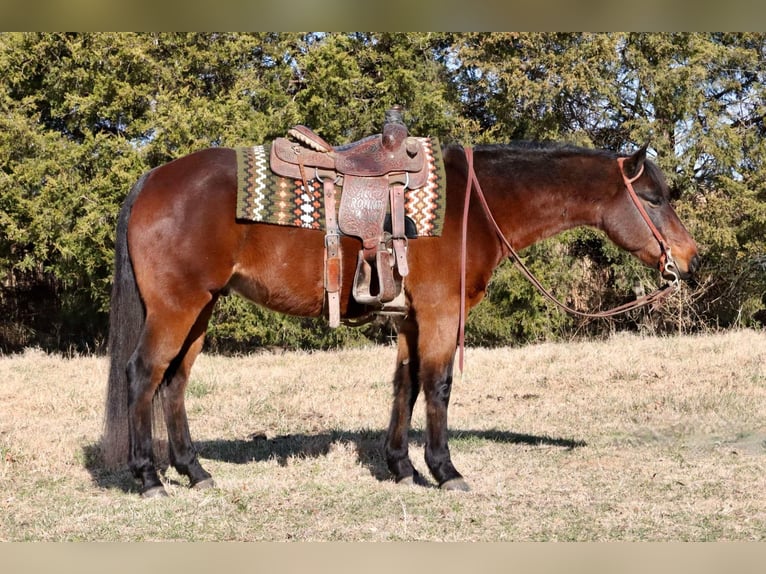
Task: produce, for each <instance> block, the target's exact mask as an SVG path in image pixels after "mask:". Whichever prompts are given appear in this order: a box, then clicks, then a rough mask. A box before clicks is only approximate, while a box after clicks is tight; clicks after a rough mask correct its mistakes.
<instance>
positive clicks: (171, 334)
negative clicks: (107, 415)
mask: <svg viewBox="0 0 766 574" xmlns="http://www.w3.org/2000/svg"><path fill="white" fill-rule="evenodd" d="M208 303H210V295H209V294H207V300H206V301H204V302H200V304H199V305H188V306H185V307H184V308H182V309H183V310H180V309H179V308H175V310H174V311H171V310H169V309H167V308H165V307H164V306H152V305H147V316H146V323H145V324H144V328H143V330H142V332H141V336H140V339H139V343H138V346H137V347H136V350H135V352H134V353H133V355H132V356H131V358H130V360H129V361H128V365H127V375H128V435H129V440H130V450H129V454H128V465H129V466H130V469H131V471H132V472H133V476H135V477H136V478H137V479H138V480H140V481H141V494H142V495H143V496H146V497H151V496H162V495H164V494H166V493H165V489H164V487H163V486H162V482H161V481H160V478H159V475H158V474H157V468H156V465H155V461H154V453H153V452H152V399H153V397H154V395H155V393H156V392H157V389H158V388H159V386H160V384H161V383H162V382H163V380H165V379H166V378H168V375H169V373H171V372H172V366H173V364H174V362H175V361H177V358H178V357H179V353H181V351H182V350H183V347H184V344H185V343H186V341H187V340H188V338H189V334H190V332H191V331H192V327H193V326H194V325H195V324H196V322H197V319H198V315H199V309H205V308H206V306H207V304H208ZM194 309H196V311H195V310H194ZM168 369H171V371H169V370H168Z"/></svg>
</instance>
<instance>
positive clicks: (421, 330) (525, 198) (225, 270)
mask: <svg viewBox="0 0 766 574" xmlns="http://www.w3.org/2000/svg"><path fill="white" fill-rule="evenodd" d="M442 155H443V161H444V173H445V176H446V190H445V193H446V212H445V215H444V222H443V230H442V233H441V235H438V236H432V237H419V238H416V239H411V240H410V241H409V244H408V248H407V258H408V262H409V274H408V275H407V277H406V278H404V280H403V289H404V293H405V299H406V314H404V316H403V317H401V318H400V320H399V325H398V339H397V357H396V365H395V369H394V375H393V401H392V407H391V417H390V423H389V425H388V429H387V431H386V434H385V441H384V445H383V449H384V452H385V459H386V462H387V465H388V468H389V470H390V472H391V474H392V477H393V479H394V480H395V481H396V482H397V483H400V484H413V483H415V484H422V483H423V482H425V479H424V478H423V477H422V476H421V475H419V474H418V472H417V471H416V470H415V468H414V467H413V464H412V461H411V460H410V457H409V453H408V432H409V427H410V423H411V416H412V412H413V408H414V405H415V403H416V400H417V399H418V397H419V395H420V394H421V392H422V394H423V396H424V400H425V410H426V419H427V420H426V430H425V462H426V464H427V467H428V470H429V471H430V473H431V475H432V476H433V478H434V479H435V480H436V482H437V483H438V485H439V487H440V488H442V489H445V490H469V489H470V488H469V484H468V482H467V481H466V480H465V479H464V478H463V476H462V475H461V474H460V473H459V472H458V470H457V469H456V468H455V466H454V464H453V461H452V458H451V456H450V451H449V445H448V440H447V439H448V433H447V412H448V406H449V402H450V394H451V390H452V382H453V368H454V363H455V356H456V352H457V347H458V339H459V332H460V331H461V321H462V317H463V316H464V315H463V313H464V312H468V311H470V309H471V308H473V307H474V306H475V305H477V304H478V303H479V302H480V301H481V300H482V298H483V297H484V295H485V293H486V291H487V285H488V283H489V281H490V277H491V276H492V273H493V270H494V269H495V268H496V267H497V266H498V265H499V263H500V262H502V261H503V260H504V259H505V258H506V257H508V256H509V254H510V253H511V251H512V250H521V249H524V248H525V247H527V246H530V245H532V244H533V243H535V242H537V241H540V240H542V239H544V238H547V237H550V236H553V235H556V234H558V233H560V232H562V231H565V230H567V229H571V228H574V227H578V226H590V227H593V228H596V229H599V230H601V231H602V232H603V233H604V234H605V235H606V236H607V237H608V238H609V239H610V240H611V241H612V242H614V243H615V244H616V245H617V246H619V247H621V248H622V249H624V250H626V251H627V252H629V253H631V254H632V255H634V256H635V257H637V258H638V259H639V260H640V261H642V262H643V263H644V264H646V265H647V266H649V267H653V268H657V269H658V270H659V271H660V273H661V275H662V276H664V277H666V278H668V279H675V280H676V281H677V280H678V279H679V278H681V279H688V278H690V276H692V275H693V274H694V272H695V270H696V268H697V267H698V262H699V255H698V250H697V246H696V244H695V242H694V240H693V239H692V237H691V236H690V234H689V233H688V231H687V230H686V228H685V227H684V225H683V223H682V222H681V221H680V220H679V218H678V216H677V215H676V213H675V211H674V209H673V207H672V206H671V204H670V193H669V189H668V186H667V184H666V181H665V178H664V176H663V174H662V172H661V170H660V169H659V167H658V166H657V165H656V164H655V163H653V162H652V161H651V160H650V159H648V158H647V148H646V146H644V147H641V148H640V149H638V150H637V151H635V152H634V153H632V154H618V153H616V152H613V151H608V150H597V149H588V148H580V147H574V146H568V145H561V144H537V145H517V144H488V145H480V146H476V147H475V148H470V147H465V148H464V147H462V146H459V145H454V144H453V145H447V146H444V147H443V148H442ZM236 170H237V167H236V163H235V151H234V150H233V149H231V148H210V149H205V150H201V151H197V152H194V153H191V154H189V155H186V156H183V157H180V158H178V159H175V160H173V161H171V162H169V163H166V164H164V165H161V166H159V167H156V168H154V169H152V170H150V171H148V172H146V173H145V174H143V175H142V176H141V177H140V178H139V179H138V181H137V182H136V183H135V184H134V185H133V187H132V188H131V190H130V192H129V194H128V195H127V197H126V199H125V201H124V203H123V205H122V208H121V210H120V213H119V217H118V223H117V233H116V240H115V270H114V283H113V289H112V296H111V308H110V331H109V339H108V345H109V358H110V368H109V379H108V385H107V396H106V408H105V417H104V421H105V422H104V434H103V436H102V440H101V446H102V454H103V459H104V462H105V464H106V465H107V466H108V467H111V468H119V467H122V468H124V467H125V465H126V464H127V466H128V467H129V469H130V470H131V471H132V474H133V476H134V477H135V479H136V480H137V481H140V493H141V495H142V496H144V497H154V496H167V493H166V491H165V489H164V486H163V483H162V481H161V480H160V477H159V474H158V470H157V461H156V457H155V454H154V452H153V440H154V439H153V435H152V416H153V415H152V412H153V410H152V403H153V400H154V399H155V397H156V396H157V395H158V396H160V397H161V398H162V400H161V401H159V402H161V404H162V407H161V410H162V412H163V413H164V422H165V426H166V428H167V438H168V441H167V444H168V447H169V459H170V464H172V465H173V466H174V467H175V469H176V470H177V471H178V472H179V473H180V474H181V475H185V476H186V477H188V479H189V485H190V487H192V488H207V487H213V486H214V485H215V482H214V480H213V478H212V476H211V475H210V473H209V472H207V471H206V470H205V469H204V468H203V467H202V465H201V464H200V460H199V458H198V455H197V452H196V450H195V447H194V445H193V443H192V439H191V435H190V431H189V424H188V420H187V415H186V409H185V405H184V391H185V388H186V386H187V383H188V382H189V373H190V371H191V369H192V366H193V364H194V361H195V359H196V357H197V356H198V355H199V353H200V351H201V350H202V348H203V341H204V337H205V332H206V329H207V325H208V321H209V319H210V317H211V313H212V312H213V307H214V305H215V304H216V301H217V300H218V299H219V297H221V295H222V294H226V293H228V292H230V291H234V292H236V293H237V294H239V295H241V296H243V297H245V298H247V299H249V300H251V301H252V302H254V303H255V304H258V305H262V306H264V307H266V308H269V309H272V310H274V311H277V312H281V313H286V314H290V315H295V316H303V317H321V316H323V313H324V311H325V310H324V304H325V291H324V284H323V279H324V276H323V251H324V249H325V243H324V235H323V233H322V232H321V231H316V230H311V229H303V228H300V227H288V226H281V225H274V224H269V223H262V222H259V223H254V222H246V221H241V220H237V219H236V218H235V217H234V213H235V202H236V197H235V194H236V186H237V172H236ZM477 186H478V188H477ZM628 188H630V191H631V192H632V193H633V196H634V197H633V198H631V194H630V193H628ZM479 189H481V190H482V191H481V193H479ZM634 189H635V191H633V190H634ZM482 204H484V206H482ZM642 212H643V213H642ZM493 222H494V223H493ZM463 238H465V239H464V240H465V247H464V251H465V257H463V258H461V257H460V256H459V254H460V253H461V242H462V241H463ZM359 244H360V242H359V240H358V239H357V238H354V237H348V236H342V237H341V248H342V250H341V251H342V253H343V261H342V266H341V268H342V270H343V271H342V281H341V293H340V312H341V317H342V318H343V319H345V320H353V319H355V318H359V317H360V316H362V315H363V314H364V313H365V312H366V311H365V310H366V308H365V307H364V306H363V305H360V304H358V303H357V302H356V301H355V300H354V299H353V297H352V296H351V294H350V287H349V286H350V285H351V283H352V282H353V279H354V277H353V272H354V269H355V263H356V261H355V257H356V253H357V251H358V250H359ZM671 251H672V256H671ZM461 260H462V261H461ZM155 438H156V437H155Z"/></svg>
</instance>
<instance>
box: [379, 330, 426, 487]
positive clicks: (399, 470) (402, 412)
mask: <svg viewBox="0 0 766 574" xmlns="http://www.w3.org/2000/svg"><path fill="white" fill-rule="evenodd" d="M417 342H418V328H417V323H416V322H415V320H414V318H413V317H412V316H410V317H406V318H405V319H403V320H402V322H401V324H400V325H399V339H398V351H397V357H396V371H395V372H394V400H393V407H392V409H391V422H390V423H389V425H388V433H387V435H386V444H385V453H386V462H387V463H388V468H389V470H390V471H391V473H392V474H393V475H394V479H395V480H396V482H398V483H400V484H413V483H415V482H421V480H422V479H421V478H420V476H419V474H418V471H417V470H415V468H414V467H413V466H412V461H411V460H410V456H409V436H408V435H409V430H410V422H411V420H412V409H413V408H414V406H415V401H417V398H418V395H419V394H420V382H419V379H418V370H419V368H420V365H419V359H418V353H417Z"/></svg>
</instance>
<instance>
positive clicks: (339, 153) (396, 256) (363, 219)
mask: <svg viewBox="0 0 766 574" xmlns="http://www.w3.org/2000/svg"><path fill="white" fill-rule="evenodd" d="M288 136H291V137H292V138H293V140H295V141H291V140H288V139H287V138H277V139H276V140H275V141H274V143H273V144H272V146H271V157H270V162H271V169H272V170H273V171H274V173H276V174H278V175H281V176H283V177H290V178H293V179H297V180H300V181H302V182H303V187H304V189H308V183H309V182H310V181H311V180H313V179H316V180H317V181H319V182H321V183H322V188H323V192H324V200H325V255H324V269H325V272H324V273H325V275H324V284H325V291H326V293H327V305H328V315H329V323H330V326H331V327H337V326H338V325H339V324H340V302H339V296H340V289H341V261H342V257H341V246H340V234H341V233H343V234H344V235H350V236H353V237H357V238H359V239H360V240H361V241H362V249H360V250H359V254H358V256H357V266H356V274H355V275H354V284H353V287H352V295H353V297H354V299H356V300H357V301H358V302H359V303H362V304H364V305H368V306H371V307H372V308H373V310H375V311H382V312H385V311H386V310H397V309H403V308H404V300H403V297H404V295H403V291H402V278H403V277H406V276H407V274H408V273H409V268H408V266H407V238H408V235H409V234H408V233H407V232H406V227H405V225H406V223H405V216H404V201H405V197H404V194H405V191H406V190H407V189H408V188H411V189H418V188H421V187H423V186H424V185H426V183H427V181H428V175H429V166H428V162H427V161H426V153H425V151H424V150H423V147H422V144H421V142H420V141H419V140H418V139H417V138H414V137H410V136H409V134H408V132H407V127H406V126H405V125H404V121H403V120H402V108H401V107H399V106H394V107H393V108H391V109H389V110H388V111H386V114H385V122H384V125H383V133H381V134H377V135H373V136H369V137H366V138H363V139H361V140H359V141H356V142H353V143H351V144H347V145H343V146H331V145H330V144H328V143H327V142H326V141H325V140H324V139H322V138H321V137H319V136H318V135H317V134H315V133H314V132H313V131H311V130H310V129H309V128H307V127H306V126H301V125H298V126H295V127H293V128H292V129H290V130H288ZM336 186H340V187H341V190H342V192H341V196H340V207H339V209H338V212H337V214H336V212H335V206H336ZM389 211H390V222H391V225H390V230H388V229H386V225H385V224H386V222H387V219H388V217H387V215H388V212H389Z"/></svg>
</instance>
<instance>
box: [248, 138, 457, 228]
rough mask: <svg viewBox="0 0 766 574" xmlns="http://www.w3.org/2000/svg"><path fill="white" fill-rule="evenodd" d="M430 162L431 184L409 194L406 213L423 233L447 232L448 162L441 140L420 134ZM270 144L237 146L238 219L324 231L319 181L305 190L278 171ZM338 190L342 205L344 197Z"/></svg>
mask: <svg viewBox="0 0 766 574" xmlns="http://www.w3.org/2000/svg"><path fill="white" fill-rule="evenodd" d="M418 139H420V141H421V142H422V143H423V148H424V149H425V151H426V154H427V156H428V157H427V159H428V163H429V172H430V175H429V178H428V183H427V184H426V185H425V186H424V187H422V188H420V189H408V190H407V191H406V192H405V204H404V213H405V215H406V216H407V217H409V218H410V219H412V221H413V222H414V223H415V227H416V228H417V232H418V236H424V237H428V236H433V235H441V231H442V226H443V224H444V211H445V207H446V197H445V195H446V194H445V191H444V187H445V183H446V178H445V175H444V161H443V159H442V154H441V147H440V145H439V141H438V140H437V139H436V138H418ZM270 148H271V146H270V145H269V144H264V145H257V146H251V147H238V148H235V152H236V154H237V213H236V216H237V218H238V219H244V220H248V221H260V222H264V223H274V224H277V225H291V226H295V227H304V228H307V229H324V222H325V214H324V195H323V191H322V184H321V183H320V182H319V181H317V180H316V179H314V180H311V181H310V182H308V186H309V188H310V189H304V186H303V182H302V181H301V180H295V179H289V178H284V177H280V176H278V175H276V174H275V173H273V172H272V171H271V169H270V168H269V152H270ZM341 194H342V190H340V189H338V205H340V201H341V200H342V198H341V197H340V196H341Z"/></svg>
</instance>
